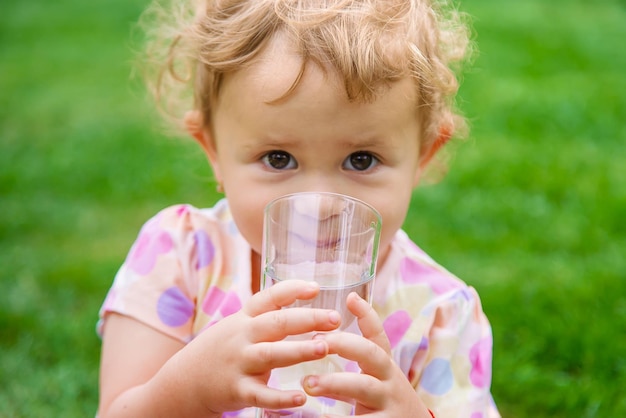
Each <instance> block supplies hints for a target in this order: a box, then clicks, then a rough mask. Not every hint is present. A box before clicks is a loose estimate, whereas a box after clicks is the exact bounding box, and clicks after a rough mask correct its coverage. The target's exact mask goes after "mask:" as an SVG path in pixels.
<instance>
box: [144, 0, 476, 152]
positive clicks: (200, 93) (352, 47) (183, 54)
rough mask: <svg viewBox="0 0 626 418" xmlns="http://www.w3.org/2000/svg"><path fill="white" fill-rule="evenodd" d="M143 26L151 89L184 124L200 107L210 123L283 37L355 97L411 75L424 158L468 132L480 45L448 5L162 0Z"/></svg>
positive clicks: (405, 0) (437, 0) (369, 95)
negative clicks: (472, 74)
mask: <svg viewBox="0 0 626 418" xmlns="http://www.w3.org/2000/svg"><path fill="white" fill-rule="evenodd" d="M142 22H143V24H144V26H145V27H146V28H147V32H146V33H147V41H148V43H147V48H146V58H147V61H146V62H147V63H148V64H149V65H148V68H151V69H152V70H153V71H152V72H151V73H149V75H148V80H149V86H150V88H151V91H152V92H153V93H154V96H155V97H156V99H157V102H158V103H159V107H160V108H161V109H162V110H164V111H165V113H166V114H168V115H170V116H172V117H173V118H174V120H175V121H178V122H180V121H182V117H183V114H182V111H187V110H190V109H192V108H193V109H196V110H199V111H200V112H201V114H202V117H203V123H204V125H205V127H208V126H210V121H211V114H212V110H213V107H214V103H215V99H216V98H217V96H218V95H219V93H220V85H221V82H222V79H223V76H224V74H227V73H231V72H235V71H237V70H238V69H241V68H242V67H243V66H245V65H247V64H248V63H250V62H251V60H252V59H253V58H254V57H255V56H256V55H257V54H258V53H259V52H260V51H261V50H262V49H263V47H264V46H265V45H266V44H267V43H268V42H269V41H270V40H271V39H272V37H273V36H275V34H277V33H279V32H280V33H286V34H288V35H289V36H290V37H291V39H292V40H293V41H294V44H295V45H296V47H297V48H298V50H299V53H300V55H301V56H302V58H303V63H304V64H303V68H302V71H304V66H305V65H306V63H307V62H315V63H318V64H321V67H323V68H332V69H334V70H335V71H336V72H337V74H338V75H339V77H340V79H341V80H343V84H344V86H345V90H346V93H347V95H348V98H349V99H350V100H353V101H359V100H360V101H372V100H374V99H375V98H376V95H377V93H379V92H380V91H381V89H384V88H385V86H388V85H389V84H390V83H392V82H394V81H396V80H398V79H400V78H402V77H405V76H407V75H408V76H410V77H412V78H413V79H414V80H415V88H416V89H417V92H418V98H419V103H418V108H417V109H416V113H417V114H418V116H419V118H420V121H421V126H422V132H421V138H420V139H421V141H422V143H421V144H420V149H421V151H424V150H430V149H431V148H434V147H433V144H434V145H435V147H438V146H437V144H435V141H436V140H437V138H440V137H441V136H442V135H443V136H447V137H450V136H453V134H454V135H457V136H458V133H459V132H463V131H464V129H463V128H464V127H465V120H464V118H463V117H462V116H461V115H460V114H459V113H458V112H457V110H456V108H455V105H454V98H455V96H456V93H457V91H458V87H459V83H458V80H457V72H458V71H459V70H460V68H461V66H460V65H459V64H462V63H463V62H465V61H466V60H467V57H468V52H469V50H470V48H469V46H470V44H471V43H470V41H469V28H468V25H467V24H466V19H465V15H464V14H462V13H460V12H458V11H457V10H456V9H455V8H454V7H453V5H452V4H450V3H449V2H448V1H447V0H170V1H169V3H168V4H167V5H164V4H162V3H161V2H159V0H155V3H154V4H153V5H152V6H151V7H150V8H149V9H148V11H147V13H146V14H145V15H144V16H143V19H142ZM298 81H299V78H297V79H296V80H294V84H293V86H292V89H293V88H295V86H296V85H297V83H298ZM290 91H291V90H290ZM290 91H289V92H285V95H288V94H289V93H290ZM446 139H447V138H446Z"/></svg>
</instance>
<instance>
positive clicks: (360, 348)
mask: <svg viewBox="0 0 626 418" xmlns="http://www.w3.org/2000/svg"><path fill="white" fill-rule="evenodd" d="M315 339H316V340H324V341H326V343H327V344H328V352H329V354H338V355H339V356H340V357H343V358H345V359H348V360H352V361H356V362H357V363H358V364H359V367H360V368H361V372H362V373H364V374H367V375H371V376H373V377H375V378H377V379H380V380H385V379H387V378H389V376H391V374H392V373H393V367H394V364H393V360H392V359H391V356H389V354H387V353H386V352H385V350H383V349H382V348H381V347H380V346H378V345H377V344H376V343H374V342H373V341H370V340H368V339H365V338H363V337H361V336H360V335H356V334H352V333H350V332H329V333H326V334H318V335H316V336H315Z"/></svg>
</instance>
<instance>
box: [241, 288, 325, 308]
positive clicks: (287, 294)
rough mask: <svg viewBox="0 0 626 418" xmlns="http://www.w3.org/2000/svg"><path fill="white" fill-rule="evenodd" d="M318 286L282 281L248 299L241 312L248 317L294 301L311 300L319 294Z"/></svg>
mask: <svg viewBox="0 0 626 418" xmlns="http://www.w3.org/2000/svg"><path fill="white" fill-rule="evenodd" d="M319 290H320V287H319V284H317V283H316V282H312V281H304V280H284V281H282V282H279V283H277V284H275V285H274V286H272V287H270V288H268V289H265V290H262V291H260V292H258V293H256V294H255V295H253V296H252V298H250V300H249V301H248V303H247V304H246V305H245V306H244V308H243V310H244V312H245V313H246V314H248V315H250V316H257V315H259V314H262V313H264V312H269V311H273V310H276V309H280V308H282V307H284V306H289V305H291V304H292V303H294V302H295V301H296V300H308V299H313V298H314V297H315V296H316V295H317V294H318V293H319Z"/></svg>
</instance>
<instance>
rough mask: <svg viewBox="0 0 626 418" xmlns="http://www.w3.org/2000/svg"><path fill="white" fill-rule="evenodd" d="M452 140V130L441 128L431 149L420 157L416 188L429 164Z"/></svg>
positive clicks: (446, 127)
mask: <svg viewBox="0 0 626 418" xmlns="http://www.w3.org/2000/svg"><path fill="white" fill-rule="evenodd" d="M450 138H452V129H451V128H450V127H449V126H446V125H443V126H441V127H440V128H439V135H438V136H437V138H435V140H434V141H433V143H432V144H431V145H430V147H429V148H427V149H425V150H424V154H423V155H421V156H420V160H419V166H418V169H417V172H416V174H415V179H414V180H413V185H414V186H417V184H418V183H419V181H420V178H421V176H422V173H424V170H426V167H427V166H428V164H429V163H430V162H431V161H432V159H433V157H434V156H435V155H436V154H437V152H439V150H440V149H441V148H443V146H444V145H446V144H447V143H448V141H449V140H450Z"/></svg>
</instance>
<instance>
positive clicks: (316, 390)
mask: <svg viewBox="0 0 626 418" xmlns="http://www.w3.org/2000/svg"><path fill="white" fill-rule="evenodd" d="M380 386H382V383H381V382H380V381H379V380H378V379H376V378H374V377H372V376H369V375H364V374H359V373H332V374H325V375H312V376H306V377H305V378H304V379H302V388H303V389H304V391H305V392H306V393H307V394H309V395H311V396H325V397H328V398H332V399H337V400H343V401H344V402H346V401H347V402H351V401H352V400H355V401H356V402H357V403H359V404H361V405H362V406H364V407H366V408H370V409H379V408H380V407H381V405H384V401H385V400H384V397H383V395H382V393H384V392H383V390H382V389H381V387H380Z"/></svg>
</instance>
